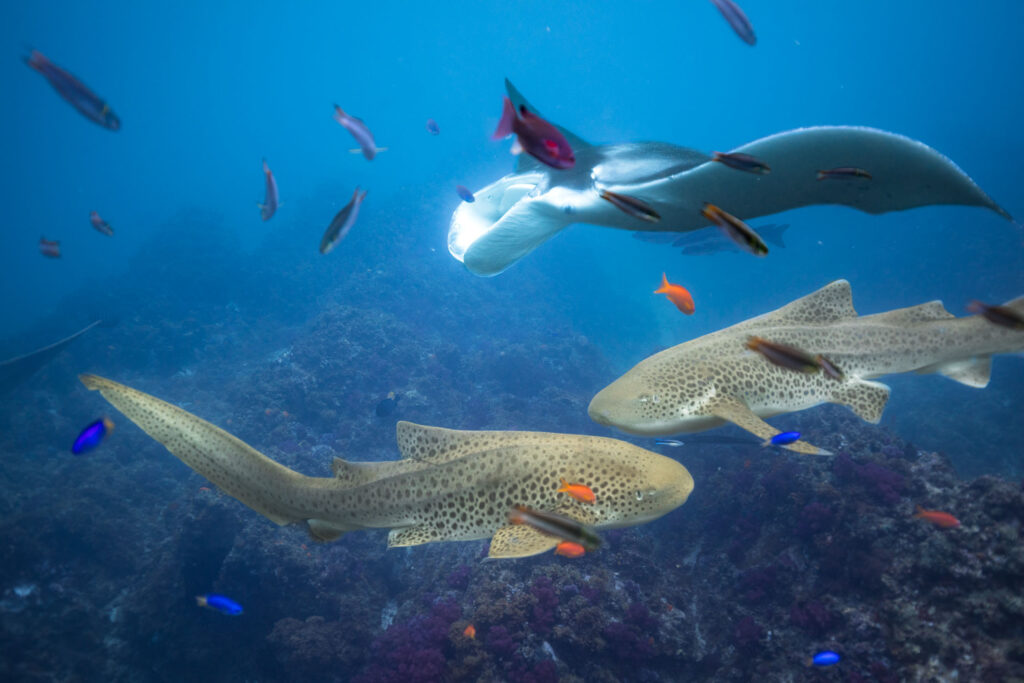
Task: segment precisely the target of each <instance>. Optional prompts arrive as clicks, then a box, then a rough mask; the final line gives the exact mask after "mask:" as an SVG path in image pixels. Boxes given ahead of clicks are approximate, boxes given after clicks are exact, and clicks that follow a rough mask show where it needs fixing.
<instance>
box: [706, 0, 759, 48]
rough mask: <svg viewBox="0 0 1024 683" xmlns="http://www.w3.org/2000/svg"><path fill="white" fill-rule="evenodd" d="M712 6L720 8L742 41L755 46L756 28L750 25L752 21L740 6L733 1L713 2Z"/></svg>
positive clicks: (718, 0)
mask: <svg viewBox="0 0 1024 683" xmlns="http://www.w3.org/2000/svg"><path fill="white" fill-rule="evenodd" d="M711 4H713V5H714V6H715V7H717V8H718V11H719V12H721V13H722V16H723V17H725V20H726V21H728V22H729V26H732V30H733V31H735V32H736V35H738V36H739V37H740V40H742V41H743V42H744V43H746V44H747V45H753V44H754V43H756V42H757V36H755V35H754V27H753V26H751V25H750V19H747V15H746V14H744V13H743V10H741V9H740V8H739V5H737V4H736V3H735V2H733V1H732V0H711Z"/></svg>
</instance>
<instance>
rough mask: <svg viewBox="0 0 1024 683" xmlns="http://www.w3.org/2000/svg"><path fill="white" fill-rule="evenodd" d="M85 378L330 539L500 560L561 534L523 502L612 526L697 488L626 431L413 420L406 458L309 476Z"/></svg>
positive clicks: (260, 500) (189, 458) (252, 503)
mask: <svg viewBox="0 0 1024 683" xmlns="http://www.w3.org/2000/svg"><path fill="white" fill-rule="evenodd" d="M80 379H81V380H82V383H83V384H85V386H86V387H87V388H89V389H91V390H98V391H99V392H100V393H101V394H102V395H103V397H104V398H105V399H107V400H108V401H109V402H110V403H111V404H112V405H113V406H114V407H115V408H117V409H118V410H119V411H121V412H122V413H124V415H125V417H127V418H128V419H129V420H131V421H132V422H134V423H135V424H136V425H138V426H139V427H140V428H141V429H142V430H143V431H144V432H146V433H147V434H149V435H150V436H151V437H153V438H154V439H156V440H157V441H159V442H160V443H162V444H163V445H164V446H165V447H166V448H167V450H169V451H170V452H171V453H172V454H173V455H175V456H176V457H178V458H179V459H180V460H181V461H182V462H184V463H185V464H186V465H188V466H189V467H191V468H192V469H193V470H195V471H196V472H198V473H199V474H201V475H203V476H204V477H206V478H207V479H209V480H210V481H211V482H212V483H213V484H215V485H216V486H217V487H218V488H220V489H221V490H222V491H224V492H225V493H227V494H228V495H230V496H232V497H233V498H235V499H236V500H238V501H239V502H241V503H243V504H244V505H247V506H248V507H250V508H252V509H253V510H255V511H256V512H258V513H260V514H261V515H263V516H264V517H266V518H267V519H269V520H271V521H272V522H274V523H275V524H278V525H285V524H305V525H307V527H308V529H309V532H310V534H311V535H312V537H313V538H314V539H315V540H318V541H333V540H335V539H337V538H339V537H340V536H341V535H342V534H344V533H346V532H349V531H355V530H359V529H389V530H390V532H389V534H388V546H389V547H403V546H412V545H420V544H423V543H433V542H439V541H466V540H477V539H485V538H490V539H491V546H490V552H489V557H491V558H515V557H527V556H529V555H536V554H538V553H541V552H544V551H546V550H551V549H552V548H554V547H555V546H556V545H557V544H558V543H559V541H560V539H558V538H556V537H553V536H548V535H545V534H542V533H541V532H539V531H537V530H535V529H533V528H531V527H528V526H522V525H514V524H510V523H509V521H508V514H509V511H510V510H511V509H512V508H513V506H515V505H526V506H528V507H530V508H533V509H537V510H548V511H552V512H557V513H559V514H562V515H565V516H567V517H570V518H572V519H574V520H576V521H578V522H581V523H583V524H586V525H589V526H591V527H593V528H595V529H608V528H616V527H624V526H633V525H637V524H643V523H645V522H649V521H651V520H654V519H657V518H658V517H661V516H662V515H664V514H666V513H668V512H671V511H672V510H674V509H676V508H677V507H679V506H680V505H682V504H683V503H685V502H686V499H687V498H688V497H689V495H690V493H691V491H693V478H692V477H691V476H690V473H689V472H688V471H687V470H686V468H685V467H683V466H682V465H681V464H679V463H678V462H676V461H675V460H672V459H671V458H667V457H665V456H663V455H659V454H658V453H653V452H651V451H647V450H644V449H642V448H639V447H637V446H633V445H632V444H628V443H626V442H624V441H619V440H617V439H609V438H604V437H595V436H576V435H572V434H550V433H544V432H521V431H460V430H453V429H442V428H438V427H426V426H422V425H417V424H413V423H411V422H399V423H398V426H397V438H398V447H399V450H400V451H401V454H402V456H403V457H402V459H401V460H396V461H387V462H349V461H346V460H342V459H340V458H336V459H335V460H334V463H333V465H332V469H333V472H334V476H332V477H307V476H305V475H303V474H300V473H298V472H295V471H294V470H291V469H289V468H287V467H284V466H282V465H280V464H278V463H276V462H274V461H273V460H271V459H270V458H268V457H266V456H265V455H263V454H262V453H260V452H259V451H257V450H255V449H254V448H252V447H250V446H249V445H247V444H245V443H243V442H242V441H240V440H239V439H237V438H236V437H234V436H232V435H231V434H229V433H228V432H226V431H224V430H222V429H220V428H218V427H216V426H214V425H212V424H210V423H209V422H206V421H205V420H202V419H200V418H199V417H196V416H195V415H193V414H191V413H189V412H187V411H185V410H182V409H181V408H178V407H177V406H174V405H171V404H170V403H166V402H165V401H162V400H160V399H158V398H155V397H153V396H150V395H149V394H145V393H143V392H141V391H137V390H135V389H132V388H130V387H127V386H125V385H123V384H118V383H117V382H113V381H111V380H108V379H104V378H102V377H97V376H95V375H81V376H80ZM561 479H566V480H569V481H574V482H582V483H584V484H586V485H587V486H589V487H590V488H591V490H592V491H593V492H594V494H595V496H596V502H595V503H593V504H583V503H581V502H580V501H577V500H575V499H573V498H572V497H571V496H569V495H568V494H566V493H564V492H563V493H559V492H558V489H559V487H560V485H561Z"/></svg>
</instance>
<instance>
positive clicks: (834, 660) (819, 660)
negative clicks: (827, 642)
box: [807, 650, 840, 666]
mask: <svg viewBox="0 0 1024 683" xmlns="http://www.w3.org/2000/svg"><path fill="white" fill-rule="evenodd" d="M839 659H840V657H839V654H838V653H836V652H832V650H823V651H822V652H819V653H818V654H816V655H814V656H813V657H811V658H810V659H808V660H807V666H832V665H833V664H838V663H839Z"/></svg>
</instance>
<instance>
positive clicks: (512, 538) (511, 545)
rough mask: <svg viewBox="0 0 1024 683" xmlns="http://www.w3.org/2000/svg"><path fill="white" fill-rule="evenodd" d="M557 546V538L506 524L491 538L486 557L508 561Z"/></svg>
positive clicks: (537, 553) (517, 525)
mask: <svg viewBox="0 0 1024 683" xmlns="http://www.w3.org/2000/svg"><path fill="white" fill-rule="evenodd" d="M556 545H558V538H556V537H554V536H548V535H547V534H542V533H541V532H539V531H537V530H536V529H534V528H533V527H530V526H526V525H525V524H506V525H505V526H503V527H501V528H500V529H498V530H497V531H495V532H494V536H492V537H491V549H490V551H489V552H488V553H487V557H488V558H491V559H508V558H513V557H530V556H531V555H539V554H540V553H543V552H545V551H548V550H551V549H552V548H554V547H555V546H556Z"/></svg>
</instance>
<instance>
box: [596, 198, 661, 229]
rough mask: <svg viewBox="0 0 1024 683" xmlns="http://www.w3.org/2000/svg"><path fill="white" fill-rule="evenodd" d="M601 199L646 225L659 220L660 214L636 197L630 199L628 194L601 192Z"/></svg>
mask: <svg viewBox="0 0 1024 683" xmlns="http://www.w3.org/2000/svg"><path fill="white" fill-rule="evenodd" d="M601 199H604V200H605V201H607V202H610V203H611V205H612V206H614V207H615V208H616V209H619V210H620V211H622V213H624V214H626V215H629V216H632V217H633V218H639V219H640V220H642V221H647V222H648V223H657V222H658V221H660V220H661V214H659V213H658V212H657V211H655V210H654V209H652V208H651V207H650V205H649V204H647V203H646V202H643V201H641V200H639V199H637V198H636V197H630V196H629V195H628V194H619V193H618V192H612V191H611V190H601Z"/></svg>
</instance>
